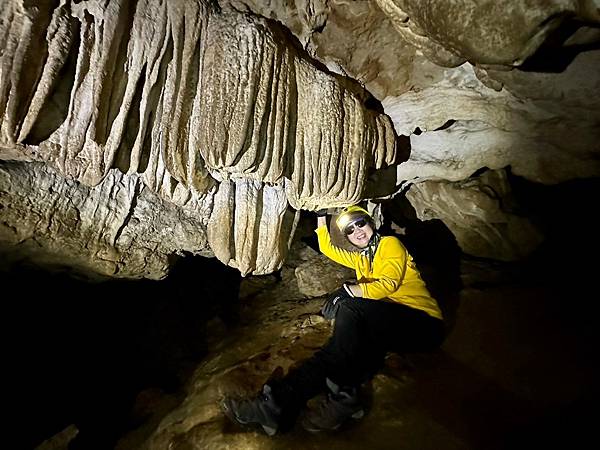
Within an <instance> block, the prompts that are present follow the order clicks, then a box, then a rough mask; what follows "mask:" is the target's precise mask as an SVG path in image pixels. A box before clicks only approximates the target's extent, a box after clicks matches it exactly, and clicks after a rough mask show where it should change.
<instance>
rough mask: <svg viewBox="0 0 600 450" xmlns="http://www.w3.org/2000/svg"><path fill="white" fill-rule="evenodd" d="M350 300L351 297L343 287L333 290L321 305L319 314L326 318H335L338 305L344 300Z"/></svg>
mask: <svg viewBox="0 0 600 450" xmlns="http://www.w3.org/2000/svg"><path fill="white" fill-rule="evenodd" d="M349 300H352V297H351V296H350V294H348V292H347V291H346V289H345V288H344V287H341V288H339V289H338V290H337V291H335V292H334V293H333V294H332V295H331V296H330V297H329V298H328V299H327V301H326V302H325V303H323V306H322V307H321V315H322V316H323V317H325V319H327V320H333V319H335V316H336V315H337V312H338V309H340V305H341V304H342V303H344V302H347V301H349Z"/></svg>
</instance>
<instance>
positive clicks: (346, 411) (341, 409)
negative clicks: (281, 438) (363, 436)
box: [302, 378, 365, 432]
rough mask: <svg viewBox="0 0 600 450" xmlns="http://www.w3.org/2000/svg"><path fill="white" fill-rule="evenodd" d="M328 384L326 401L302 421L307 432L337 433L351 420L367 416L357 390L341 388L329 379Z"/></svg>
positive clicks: (309, 412)
mask: <svg viewBox="0 0 600 450" xmlns="http://www.w3.org/2000/svg"><path fill="white" fill-rule="evenodd" d="M326 383H327V387H328V388H329V392H328V394H327V397H326V399H325V400H323V401H322V402H321V404H319V405H318V406H317V408H315V409H312V410H310V411H308V412H307V413H306V415H305V416H304V419H303V420H302V426H303V427H304V429H305V430H306V431H310V432H318V431H335V430H337V429H338V428H339V427H341V426H342V425H343V424H344V423H346V422H347V421H349V420H350V419H356V420H358V419H361V418H362V417H363V416H364V415H365V410H364V408H363V407H362V405H361V404H360V401H359V399H358V393H357V389H356V388H341V387H340V386H338V385H337V384H335V383H334V382H333V381H331V380H330V379H329V378H327V379H326Z"/></svg>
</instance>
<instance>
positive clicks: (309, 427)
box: [302, 409, 365, 433]
mask: <svg viewBox="0 0 600 450" xmlns="http://www.w3.org/2000/svg"><path fill="white" fill-rule="evenodd" d="M364 416H365V410H364V409H361V410H360V411H356V412H355V413H354V414H352V415H351V416H350V417H349V419H354V420H360V419H362V418H363V417H364ZM347 423H348V420H346V421H344V422H342V423H339V424H337V425H336V426H335V427H333V428H319V427H316V426H313V424H311V423H307V422H306V421H303V422H302V428H304V429H305V430H306V431H308V432H310V433H320V432H322V431H337V430H339V429H340V427H342V425H345V424H347Z"/></svg>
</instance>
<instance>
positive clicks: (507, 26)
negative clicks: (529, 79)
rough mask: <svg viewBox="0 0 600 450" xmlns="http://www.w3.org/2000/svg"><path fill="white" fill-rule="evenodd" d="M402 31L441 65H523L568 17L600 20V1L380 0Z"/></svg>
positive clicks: (589, 22)
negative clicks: (452, 0)
mask: <svg viewBox="0 0 600 450" xmlns="http://www.w3.org/2000/svg"><path fill="white" fill-rule="evenodd" d="M376 1H377V4H378V5H379V6H380V7H381V9H382V10H383V11H384V12H385V13H386V14H387V15H388V16H389V17H390V18H391V20H392V22H393V23H394V26H395V27H396V29H397V30H398V31H399V33H400V35H401V36H402V37H403V38H404V39H405V40H406V41H408V42H410V43H411V44H413V45H414V46H416V47H417V48H419V49H420V50H421V51H423V53H424V54H425V55H427V56H428V57H430V58H431V59H432V60H433V61H434V62H436V63H437V64H440V65H443V66H446V67H456V66H459V65H461V64H462V63H464V62H465V61H469V62H470V63H472V64H477V65H480V66H482V67H489V68H501V67H505V68H510V67H516V66H520V65H521V64H523V62H524V61H525V60H527V58H529V57H530V56H531V55H533V54H534V53H535V51H536V50H538V48H539V47H540V46H541V45H542V44H543V43H544V41H546V39H547V38H548V37H549V36H550V35H551V34H552V33H553V32H554V31H555V30H557V29H558V28H559V27H560V26H561V25H562V24H563V23H564V22H567V21H569V20H572V19H577V20H578V22H579V23H578V26H586V25H590V26H593V24H597V23H599V22H600V8H599V6H600V5H599V4H598V2H597V1H596V0H552V1H546V0H534V1H529V2H514V3H511V4H510V5H506V4H504V3H502V2H497V1H494V0H460V1H454V2H448V1H444V0H432V1H425V2H424V1H420V0H376Z"/></svg>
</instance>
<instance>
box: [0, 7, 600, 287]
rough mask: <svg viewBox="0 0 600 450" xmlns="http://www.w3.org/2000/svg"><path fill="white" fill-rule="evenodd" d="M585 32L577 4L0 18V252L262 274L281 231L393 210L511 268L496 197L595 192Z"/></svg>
mask: <svg viewBox="0 0 600 450" xmlns="http://www.w3.org/2000/svg"><path fill="white" fill-rule="evenodd" d="M599 23H600V14H599V7H598V3H597V2H595V1H592V0H580V1H575V0H570V1H566V0H554V1H552V2H542V1H536V2H529V3H527V4H521V3H519V4H518V5H513V6H512V7H511V8H506V7H504V6H500V5H497V4H496V3H495V2H491V1H489V0H461V1H460V2H453V3H452V4H451V5H450V4H448V3H447V2H440V1H428V2H414V1H410V0H402V1H401V0H393V1H392V0H377V1H356V2H345V1H341V0H339V1H338V0H329V1H326V0H310V1H307V0H294V1H289V2H281V3H279V2H275V3H274V2H259V1H253V0H223V1H220V2H216V1H209V0H206V1H198V0H196V1H192V0H176V1H169V2H160V1H158V0H143V1H142V0H139V1H136V0H117V1H111V2H108V3H107V4H105V3H104V2H100V1H94V0H91V1H84V2H75V1H67V0H55V1H51V0H48V1H44V2H37V3H36V4H35V5H32V4H30V3H29V2H24V1H19V0H9V1H7V2H6V3H5V7H3V8H2V11H1V12H0V48H1V49H2V53H1V54H0V160H4V161H6V162H1V161H0V164H1V170H2V172H1V173H2V174H3V176H2V177H1V178H0V180H1V182H2V185H0V201H1V203H0V204H1V206H2V208H0V214H1V219H2V220H1V227H0V243H1V244H2V247H3V248H5V249H7V250H6V252H7V253H10V254H11V255H12V256H11V258H12V259H15V260H18V259H19V258H34V259H38V260H39V259H44V258H46V259H47V260H56V261H60V260H61V259H62V260H63V264H67V265H68V261H71V263H72V265H74V266H78V267H87V268H88V269H89V270H92V271H95V272H97V273H99V274H101V275H108V276H122V277H149V278H161V277H163V276H165V274H166V273H167V271H168V257H169V255H171V254H173V253H180V252H183V251H186V252H191V253H196V254H202V255H207V256H208V255H214V256H216V257H217V258H218V259H219V260H221V261H222V262H223V263H225V264H227V265H229V266H232V267H235V268H237V269H239V270H240V272H241V273H242V274H244V275H246V274H265V273H270V272H273V271H275V270H277V269H278V268H279V267H281V264H282V262H283V260H284V259H285V256H286V253H287V249H288V247H289V243H290V241H291V238H292V236H293V234H294V230H295V226H296V223H297V221H298V217H299V214H300V211H301V210H315V209H318V208H320V207H330V206H343V205H346V204H349V203H355V202H357V201H360V200H363V199H367V198H368V199H371V200H373V201H375V202H379V201H383V200H389V199H393V198H394V197H399V196H406V197H407V198H408V199H409V200H410V201H411V202H412V203H413V206H414V207H415V210H417V211H418V212H419V215H420V218H421V219H422V220H427V219H441V220H442V221H443V222H444V223H445V224H446V226H448V228H450V229H451V230H452V232H453V233H454V234H455V236H456V238H457V241H458V242H459V244H460V245H461V248H462V249H463V251H465V252H467V253H471V254H476V255H477V256H484V257H489V258H494V259H501V260H512V259H518V258H521V257H523V256H524V255H525V254H526V253H528V252H529V251H531V250H532V249H534V248H535V246H536V245H537V244H538V243H539V242H540V240H541V237H540V235H539V232H538V231H537V230H536V229H535V227H533V226H532V225H530V224H529V223H528V220H527V217H526V215H523V212H522V211H521V212H519V213H515V210H508V209H506V208H504V207H502V205H505V204H506V203H507V201H505V200H504V199H505V198H508V197H509V196H510V184H509V183H508V182H507V181H506V180H507V179H508V177H507V176H506V175H507V174H510V175H513V174H514V175H517V176H520V177H524V178H525V179H527V180H530V181H534V182H536V183H543V184H555V183H560V182H563V181H567V180H571V179H576V178H584V177H596V176H598V174H599V173H600V159H599V158H598V157H597V155H598V150H599V148H598V142H600V139H599V138H600V127H599V126H598V124H599V122H600V114H599V112H598V111H600V108H599V107H600V104H599V102H600V100H598V96H597V95H594V93H595V92H598V91H600V75H599V71H598V70H597V67H598V66H599V62H600V61H598V60H599V58H600V50H599V45H598V43H599V42H600V33H599V29H598V24H599ZM517 24H518V25H519V26H517ZM9 161H13V162H9ZM15 161H16V162H15ZM34 162H36V163H41V164H42V165H39V164H38V165H32V163H34ZM482 170H489V171H490V174H488V175H485V176H484V178H483V179H482V178H481V177H480V175H481V171H482ZM390 171H392V172H390ZM378 174H381V176H380V177H379V178H378ZM390 174H391V175H392V176H391V177H390ZM21 176H23V177H25V179H27V180H30V182H27V183H21V184H19V183H17V184H15V185H14V186H13V185H11V183H12V181H11V180H14V179H16V178H17V177H21ZM38 176H39V177H41V178H42V179H51V180H53V181H52V182H51V183H50V184H52V185H53V186H54V185H55V184H56V183H61V181H60V180H61V179H62V180H64V181H62V182H64V183H65V188H59V187H56V186H55V187H54V188H53V191H52V192H55V193H57V194H56V195H57V196H58V197H56V198H55V197H54V196H53V195H49V194H48V192H46V191H44V190H43V188H40V187H39V186H38V185H39V183H38V182H37V181H31V180H35V179H36V177H38ZM490 180H504V181H502V182H501V183H499V182H497V181H494V182H490ZM46 183H47V182H46ZM42 184H43V183H42ZM369 185H370V186H369ZM477 185H480V186H485V188H476V189H475V191H477V192H478V193H477V194H476V195H474V194H473V192H475V191H474V190H473V186H477ZM116 186H118V189H117V188H115V187H116ZM374 186H375V188H374ZM465 186H470V187H469V188H468V189H467V188H465ZM141 195H143V196H146V198H148V199H150V198H152V200H151V203H152V204H153V205H154V207H155V208H157V210H156V211H157V212H156V213H149V214H142V213H140V208H141V207H140V205H142V204H144V201H142V200H138V197H140V196H141ZM25 198H27V201H24V200H23V199H25ZM72 198H75V199H79V200H77V201H74V202H69V201H67V200H66V199H72ZM140 198H141V197H140ZM451 205H452V206H451ZM467 211H469V212H470V214H471V215H472V214H474V212H478V213H477V216H476V217H474V216H473V218H474V220H473V221H472V222H470V225H469V226H465V223H463V219H464V217H466V215H467V214H466V212H467ZM40 217H42V218H44V219H43V220H40ZM73 217H79V219H78V220H80V221H81V223H77V219H75V220H74V219H73ZM132 217H133V218H136V220H131V218H132ZM182 217H184V218H185V220H184V223H185V225H184V226H180V227H179V228H177V227H178V226H179V224H180V222H181V220H182V219H181V218H182ZM53 220H54V221H56V223H61V224H73V226H70V227H67V226H62V227H58V226H55V227H52V226H50V227H45V228H44V226H43V224H44V223H51V222H52V221H53ZM113 221H114V223H112V222H113ZM138 221H139V222H138ZM108 223H110V225H103V224H108ZM139 224H143V225H139ZM514 224H518V225H514ZM515 227H516V228H519V229H521V230H527V231H526V232H515V231H514V230H515ZM175 229H178V230H182V231H180V232H171V231H170V230H175ZM84 230H88V231H84ZM167 235H169V236H168V237H166V236H167ZM158 236H162V237H160V238H158ZM157 242H158V244H157ZM23 243H25V245H22V244H23ZM33 243H35V245H34V244H33ZM82 244H83V245H82ZM16 246H18V247H19V248H18V249H17V250H15V247H16ZM33 249H35V251H34V250H33ZM510 249H513V250H512V251H510ZM43 255H46V256H43ZM106 255H110V256H109V257H107V256H106ZM148 255H151V256H148ZM95 261H97V262H98V263H97V264H95Z"/></svg>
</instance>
